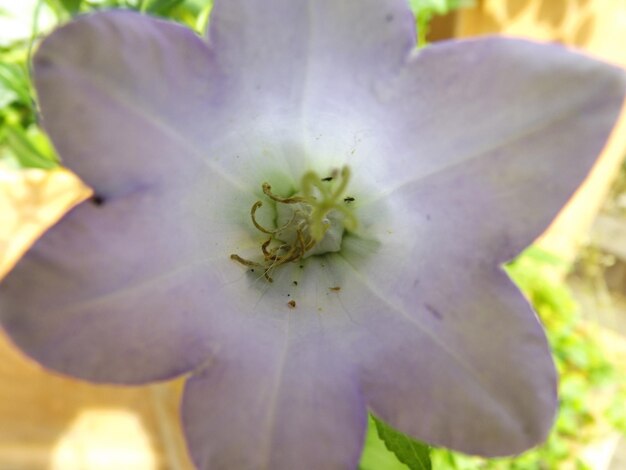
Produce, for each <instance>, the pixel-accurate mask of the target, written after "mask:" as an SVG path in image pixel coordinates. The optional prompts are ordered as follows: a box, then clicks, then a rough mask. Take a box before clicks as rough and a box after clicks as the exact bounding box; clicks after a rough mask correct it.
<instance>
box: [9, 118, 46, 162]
mask: <svg viewBox="0 0 626 470" xmlns="http://www.w3.org/2000/svg"><path fill="white" fill-rule="evenodd" d="M2 137H3V139H2V140H3V141H4V142H3V143H4V144H5V145H6V148H7V149H8V150H9V151H10V152H11V153H12V154H13V155H14V156H15V157H16V158H17V160H18V162H19V164H20V165H21V166H22V167H25V168H44V169H51V168H55V167H57V166H58V163H57V162H56V156H55V155H54V154H53V153H52V147H51V146H49V145H48V143H47V139H46V138H45V136H44V135H43V133H41V131H39V130H38V129H36V128H35V129H33V132H32V133H28V132H26V131H24V129H22V128H21V127H20V126H18V125H13V124H9V123H6V124H5V126H4V129H3V136H2Z"/></svg>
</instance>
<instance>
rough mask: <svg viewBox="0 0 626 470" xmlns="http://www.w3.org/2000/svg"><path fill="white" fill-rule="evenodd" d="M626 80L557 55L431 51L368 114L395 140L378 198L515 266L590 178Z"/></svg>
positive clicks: (508, 42)
mask: <svg viewBox="0 0 626 470" xmlns="http://www.w3.org/2000/svg"><path fill="white" fill-rule="evenodd" d="M547 64H549V66H548V65H547ZM625 77H626V75H625V74H624V72H623V71H622V70H619V69H617V68H614V67H611V66H609V65H607V64H604V63H601V62H598V61H595V60H592V59H589V58H586V57H584V56H582V55H580V54H577V53H573V52H570V51H567V50H565V49H564V48H562V47H560V46H555V45H539V44H535V43H531V42H527V41H523V40H513V39H502V38H487V39H475V40H471V41H464V42H450V43H443V44H441V45H432V46H429V47H428V48H426V49H424V50H422V51H421V52H419V53H418V54H417V56H416V57H415V58H414V60H412V61H411V62H410V63H409V64H407V67H406V69H405V71H404V72H403V73H402V74H401V75H400V76H399V77H398V78H397V80H391V81H389V82H388V83H387V84H386V85H385V86H384V87H381V88H379V90H378V92H379V97H380V99H381V103H380V108H379V109H378V110H377V111H375V110H373V109H372V110H371V112H372V113H373V114H376V115H377V116H379V120H380V122H381V129H380V132H381V133H383V134H386V136H387V139H388V140H387V142H388V144H387V148H386V149H385V148H382V149H381V151H383V152H385V153H386V154H389V155H393V158H389V159H386V160H385V159H378V160H377V161H378V163H379V164H378V167H377V168H376V170H377V171H376V174H377V179H378V184H379V186H380V187H381V188H382V193H383V194H382V195H381V197H383V196H384V197H389V196H390V195H391V194H392V193H394V192H398V193H404V194H405V196H406V197H405V199H407V200H410V201H411V204H413V205H414V204H418V205H419V208H417V209H416V210H419V211H423V213H422V215H423V217H424V218H425V217H426V215H427V214H428V215H429V216H433V217H435V216H436V217H439V218H442V219H448V227H447V230H446V231H445V232H444V231H443V230H442V231H441V233H442V234H444V233H445V234H446V235H445V237H446V240H445V241H444V243H458V242H459V241H460V239H469V238H471V239H472V241H473V242H475V243H477V244H478V245H479V246H476V245H473V246H474V247H475V249H484V250H487V248H488V247H489V248H490V249H495V250H497V254H496V259H497V260H498V261H500V262H503V261H505V260H507V259H510V258H511V257H512V256H514V255H515V254H517V253H519V251H520V250H521V249H522V248H524V247H525V246H527V245H528V244H530V243H531V242H532V241H533V240H534V239H535V238H536V237H537V236H538V235H539V234H540V233H541V232H542V231H543V230H544V229H545V228H546V227H547V225H548V223H549V222H550V221H551V220H552V219H553V218H554V216H555V215H556V214H557V212H558V210H559V209H560V208H561V207H562V206H563V205H564V204H565V202H566V201H567V199H568V198H569V197H570V196H571V195H572V193H573V192H574V190H575V189H576V188H577V187H578V186H579V185H580V183H581V182H582V180H583V178H584V177H585V175H586V174H587V173H588V171H589V169H590V168H591V166H592V164H593V162H594V161H595V159H596V157H597V156H598V154H599V153H600V151H601V149H602V147H603V146H604V144H605V142H606V139H607V137H608V135H609V133H610V131H611V129H612V127H613V125H614V123H615V120H616V118H617V116H618V114H619V112H620V109H621V105H622V101H623V97H624V93H625V90H626V78H625ZM356 165H357V164H355V166H356ZM363 165H365V162H363ZM368 165H370V164H369V163H368ZM370 166H371V165H370ZM465 243H466V246H469V245H471V243H470V240H465Z"/></svg>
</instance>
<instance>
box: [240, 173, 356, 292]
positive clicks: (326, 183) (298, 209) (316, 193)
mask: <svg viewBox="0 0 626 470" xmlns="http://www.w3.org/2000/svg"><path fill="white" fill-rule="evenodd" d="M349 182H350V168H348V167H347V166H344V167H343V168H342V169H341V171H339V170H334V171H333V172H332V174H331V175H330V176H327V177H325V178H320V176H319V175H318V174H317V173H315V172H314V171H309V172H307V173H305V174H304V176H303V177H302V180H301V186H300V188H301V190H300V192H299V193H297V194H296V195H294V196H291V197H280V196H278V195H276V194H274V193H273V192H272V187H271V186H270V184H269V183H263V185H262V188H263V194H265V196H267V197H268V198H269V199H270V200H272V201H274V202H275V204H276V220H277V225H278V228H275V229H268V228H266V227H264V226H263V225H261V224H260V223H259V222H258V220H257V217H256V212H257V210H258V209H259V208H260V207H262V206H263V202H262V201H257V202H255V203H254V204H253V205H252V208H251V209H250V217H251V219H252V224H253V225H254V227H255V228H256V229H257V230H258V231H259V232H261V233H263V234H265V235H267V238H266V239H265V240H264V241H263V243H262V244H261V246H260V249H261V254H262V256H263V259H262V260H261V261H252V260H248V259H245V258H242V257H241V256H239V255H237V254H232V255H230V258H231V259H232V260H234V261H237V262H238V263H240V264H242V265H244V266H246V267H249V268H251V269H254V268H257V269H259V270H261V271H262V272H263V275H264V277H265V279H267V280H268V281H269V282H272V281H273V279H272V276H271V273H272V272H273V271H274V270H275V269H276V268H278V267H280V266H282V265H284V264H287V263H290V262H297V261H300V260H302V259H304V258H307V257H308V256H312V255H316V254H323V253H328V252H333V251H339V250H340V249H341V239H342V237H343V232H344V230H348V231H354V230H356V228H357V225H358V223H357V219H356V217H355V216H354V214H353V212H352V210H351V203H352V202H353V201H354V198H353V197H351V196H346V195H345V192H346V189H347V188H348V183H349Z"/></svg>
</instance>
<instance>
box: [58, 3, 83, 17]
mask: <svg viewBox="0 0 626 470" xmlns="http://www.w3.org/2000/svg"><path fill="white" fill-rule="evenodd" d="M60 1H61V4H62V5H63V7H64V8H65V9H66V10H67V11H69V12H70V13H72V14H74V13H76V12H78V10H79V9H80V4H81V2H82V0H60Z"/></svg>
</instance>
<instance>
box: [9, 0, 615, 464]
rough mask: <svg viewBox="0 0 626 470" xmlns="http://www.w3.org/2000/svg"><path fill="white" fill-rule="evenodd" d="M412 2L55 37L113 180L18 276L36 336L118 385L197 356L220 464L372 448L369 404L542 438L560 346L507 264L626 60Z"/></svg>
mask: <svg viewBox="0 0 626 470" xmlns="http://www.w3.org/2000/svg"><path fill="white" fill-rule="evenodd" d="M413 25H414V20H413V17H412V15H411V13H410V11H409V9H408V7H407V5H406V4H405V1H403V0H361V1H357V0H316V1H313V0H263V1H261V0H245V1H244V0H217V1H216V4H215V7H214V10H213V13H212V19H211V25H210V28H209V33H208V40H205V39H202V38H199V37H197V36H196V35H194V34H193V33H192V32H191V31H188V30H187V29H185V28H183V27H181V26H177V25H174V24H171V23H167V22H163V21H160V20H156V19H152V18H148V17H145V16H139V15H137V14H133V13H129V12H121V11H117V12H108V13H101V14H95V15H91V16H86V17H83V18H80V19H78V20H76V21H74V22H72V23H70V24H68V25H66V26H64V27H62V28H60V29H59V30H57V31H56V32H54V33H53V34H52V35H51V36H50V37H49V38H48V39H46V40H45V41H44V43H43V44H42V45H41V47H40V49H39V51H38V53H37V55H36V57H35V81H36V87H37V91H38V93H39V100H40V105H41V111H42V115H43V119H44V125H45V127H46V129H47V131H48V132H49V134H50V136H51V138H52V140H53V142H54V145H55V146H56V148H57V150H58V151H59V153H60V155H61V156H62V158H63V162H64V164H66V165H67V166H68V167H69V168H71V169H72V170H74V171H75V172H76V173H77V174H78V175H79V176H80V177H81V178H82V179H83V180H84V181H85V182H86V183H87V184H89V185H90V186H92V187H93V188H94V194H95V196H94V198H93V199H91V200H89V201H86V202H84V203H82V204H80V205H79V206H77V207H76V208H74V209H73V210H72V211H71V212H70V213H68V214H67V215H66V216H65V217H64V218H63V220H62V221H61V222H59V223H58V224H57V225H56V226H54V227H53V228H52V229H50V230H49V231H48V232H47V233H46V235H45V236H44V237H42V238H41V239H40V240H39V241H38V242H37V243H36V244H35V245H34V247H33V248H32V249H31V250H30V251H29V252H28V254H27V255H26V256H25V257H24V259H23V260H22V261H21V262H20V263H19V264H18V265H17V266H16V268H15V269H14V270H13V272H12V273H11V274H10V275H9V276H8V277H7V279H6V280H4V281H3V283H2V284H1V285H0V312H1V320H2V324H3V326H4V328H5V329H6V331H7V332H8V333H9V335H10V336H11V338H12V339H13V341H14V342H15V343H16V344H17V345H18V346H19V347H20V348H22V349H23V350H24V351H25V352H26V353H27V354H29V355H30V356H32V357H33V358H35V359H36V360H37V361H39V362H41V363H42V364H44V365H45V366H46V367H50V368H52V369H54V370H57V371H60V372H62V373H65V374H70V375H72V376H76V377H80V378H84V379H87V380H92V381H96V382H114V383H121V384H137V383H146V382H151V381H156V380H165V379H168V378H171V377H176V376H178V375H181V374H187V373H190V374H191V376H190V378H189V380H188V382H187V385H186V388H185V392H184V399H183V403H182V418H183V423H184V428H185V432H186V435H187V439H188V443H189V449H190V451H191V454H192V456H193V459H194V461H195V463H196V464H197V465H198V467H200V468H229V469H231V468H232V469H238V468H266V469H294V468H311V469H324V468H352V467H355V466H356V464H357V462H358V459H359V455H360V452H361V447H362V443H363V438H364V432H365V428H366V423H367V412H368V410H369V411H372V412H373V413H374V414H376V415H377V416H379V417H381V418H382V419H383V420H385V421H386V422H388V423H390V424H391V425H392V426H394V427H396V428H398V429H399V430H401V431H403V432H405V433H408V434H410V435H412V436H414V437H416V438H418V439H421V440H424V441H427V442H430V443H432V444H435V445H439V446H446V447H450V448H453V449H457V450H461V451H464V452H469V453H475V454H481V455H485V456H495V455H504V454H511V453H516V452H521V451H523V450H525V449H528V448H529V447H531V446H533V445H535V444H537V443H538V442H540V441H541V440H543V439H544V438H545V436H546V433H547V432H548V430H549V428H550V425H551V423H552V420H553V415H554V412H555V408H556V380H555V371H554V366H553V363H552V360H551V357H550V353H549V350H548V346H547V343H546V339H545V336H544V333H543V331H542V329H541V327H540V325H539V322H538V321H537V318H536V316H535V315H534V313H533V311H532V310H531V308H530V307H529V305H528V303H527V302H526V301H525V300H524V298H523V297H522V296H521V294H520V293H519V291H518V290H517V289H516V288H515V286H514V285H513V284H512V282H511V281H510V280H509V278H508V277H507V276H506V274H505V273H504V272H503V270H502V269H501V267H500V265H501V263H503V262H505V261H506V260H508V259H510V258H511V257H513V256H515V255H516V254H517V253H519V252H520V250H522V249H523V248H524V247H525V246H527V245H528V244H529V243H531V242H532V241H533V240H534V239H535V237H537V236H538V235H539V234H540V233H541V232H542V230H544V228H545V227H546V226H547V225H548V223H549V221H550V220H551V219H552V218H553V217H554V215H555V214H556V213H557V211H558V210H559V208H560V207H561V206H562V205H563V204H564V203H565V201H566V200H567V199H568V198H569V197H570V195H571V194H572V192H573V191H574V189H575V188H576V187H577V185H578V184H579V183H580V182H581V181H582V179H583V178H584V176H585V174H586V173H587V172H588V170H589V168H590V167H591V165H592V164H593V162H594V159H595V157H596V156H597V155H598V153H599V152H600V150H601V149H602V146H603V145H604V142H605V141H606V138H607V136H608V134H609V132H610V129H611V127H612V125H613V122H614V121H615V119H616V116H617V115H618V113H619V110H620V105H621V101H622V98H623V95H624V89H625V80H624V75H623V74H622V72H621V71H619V70H617V69H614V68H612V67H610V66H608V65H605V64H602V63H599V62H596V61H594V60H591V59H589V58H586V57H584V56H581V55H579V54H576V53H573V52H570V51H567V50H565V49H563V48H561V47H559V46H548V45H538V44H534V43H531V42H527V41H522V40H514V39H503V38H484V39H476V40H471V41H462V42H454V41H453V42H447V43H441V44H438V45H431V46H428V47H427V48H425V49H423V50H421V51H419V52H416V51H415V50H414V45H415V44H414V39H415V37H414V36H415V31H414V26H413ZM257 201H259V202H260V203H261V204H259V203H258V202H257ZM270 280H271V281H273V282H270Z"/></svg>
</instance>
